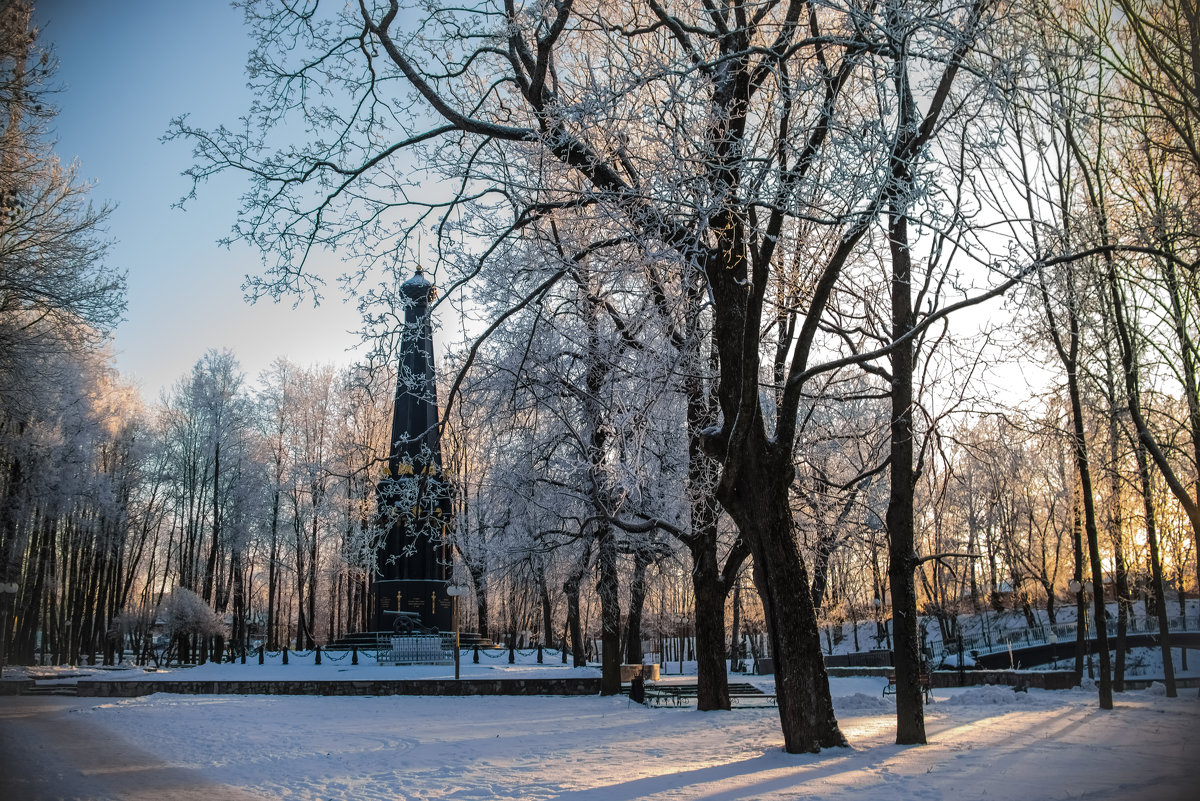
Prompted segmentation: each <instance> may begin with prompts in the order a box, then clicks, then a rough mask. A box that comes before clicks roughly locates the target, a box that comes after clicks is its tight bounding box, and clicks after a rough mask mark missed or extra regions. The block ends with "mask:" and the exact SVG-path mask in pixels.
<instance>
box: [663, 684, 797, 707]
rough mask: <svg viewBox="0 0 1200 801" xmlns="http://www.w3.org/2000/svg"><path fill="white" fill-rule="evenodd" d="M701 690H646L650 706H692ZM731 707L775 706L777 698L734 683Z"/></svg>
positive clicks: (673, 687) (679, 686) (665, 686)
mask: <svg viewBox="0 0 1200 801" xmlns="http://www.w3.org/2000/svg"><path fill="white" fill-rule="evenodd" d="M698 692H699V688H698V687H697V686H696V685H695V684H659V685H655V686H652V687H647V688H646V703H647V704H648V705H649V706H674V707H681V706H691V704H692V702H693V701H695V700H696V695H697V694H698ZM729 703H730V705H731V706H734V707H738V708H742V709H748V708H751V707H756V706H775V704H776V700H775V696H774V695H772V694H769V693H764V692H763V691H762V690H760V689H758V688H757V687H755V686H754V685H753V684H749V683H742V682H734V683H732V684H730V685H729Z"/></svg>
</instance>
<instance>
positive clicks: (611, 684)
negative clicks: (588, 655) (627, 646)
mask: <svg viewBox="0 0 1200 801" xmlns="http://www.w3.org/2000/svg"><path fill="white" fill-rule="evenodd" d="M598 545H599V548H598V551H597V558H596V572H597V574H598V576H597V580H596V594H597V595H598V596H599V597H600V645H601V649H600V694H601V695H620V693H621V605H620V597H619V595H618V593H619V589H620V587H619V584H618V583H617V538H616V535H615V533H614V532H613V530H612V528H611V527H608V526H605V527H604V530H603V531H601V532H600V535H599V538H598Z"/></svg>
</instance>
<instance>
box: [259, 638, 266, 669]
mask: <svg viewBox="0 0 1200 801" xmlns="http://www.w3.org/2000/svg"><path fill="white" fill-rule="evenodd" d="M266 650H267V644H266V643H263V644H262V645H260V646H258V664H260V665H261V664H262V663H263V654H265V653H266Z"/></svg>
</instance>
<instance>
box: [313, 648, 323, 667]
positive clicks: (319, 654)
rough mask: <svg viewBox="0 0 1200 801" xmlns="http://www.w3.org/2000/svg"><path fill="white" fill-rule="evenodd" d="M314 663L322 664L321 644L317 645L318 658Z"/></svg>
mask: <svg viewBox="0 0 1200 801" xmlns="http://www.w3.org/2000/svg"><path fill="white" fill-rule="evenodd" d="M313 664H314V665H319V664H321V646H319V645H318V646H317V659H316V661H315V662H313Z"/></svg>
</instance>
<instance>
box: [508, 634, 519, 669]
mask: <svg viewBox="0 0 1200 801" xmlns="http://www.w3.org/2000/svg"><path fill="white" fill-rule="evenodd" d="M516 663H517V653H516V650H515V649H514V648H513V640H509V641H508V664H510V665H515V664H516Z"/></svg>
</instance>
